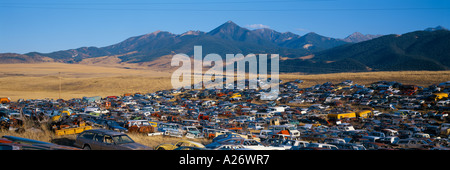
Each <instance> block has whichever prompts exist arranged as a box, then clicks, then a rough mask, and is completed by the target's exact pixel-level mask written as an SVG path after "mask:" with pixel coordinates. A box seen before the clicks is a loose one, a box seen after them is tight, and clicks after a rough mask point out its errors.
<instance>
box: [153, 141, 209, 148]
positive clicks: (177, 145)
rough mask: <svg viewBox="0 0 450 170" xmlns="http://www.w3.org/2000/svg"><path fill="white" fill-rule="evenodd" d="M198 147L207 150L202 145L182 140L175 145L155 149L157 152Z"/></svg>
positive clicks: (163, 145) (164, 145) (159, 146)
mask: <svg viewBox="0 0 450 170" xmlns="http://www.w3.org/2000/svg"><path fill="white" fill-rule="evenodd" d="M184 146H186V147H197V148H205V146H204V145H203V144H201V143H198V142H194V141H188V140H180V141H178V142H177V143H176V144H175V145H172V144H161V145H158V146H156V147H155V150H174V149H176V148H179V147H184Z"/></svg>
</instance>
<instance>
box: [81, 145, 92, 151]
mask: <svg viewBox="0 0 450 170" xmlns="http://www.w3.org/2000/svg"><path fill="white" fill-rule="evenodd" d="M83 150H91V147H90V146H89V145H84V147H83Z"/></svg>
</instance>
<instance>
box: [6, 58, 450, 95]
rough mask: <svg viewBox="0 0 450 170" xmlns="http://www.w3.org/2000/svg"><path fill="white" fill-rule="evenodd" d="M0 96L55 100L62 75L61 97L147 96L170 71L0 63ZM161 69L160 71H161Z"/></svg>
mask: <svg viewBox="0 0 450 170" xmlns="http://www.w3.org/2000/svg"><path fill="white" fill-rule="evenodd" d="M0 68H2V69H0V84H1V86H0V97H10V98H11V100H13V101H16V100H17V99H20V98H22V99H43V98H51V99H58V97H59V83H60V78H59V73H61V98H63V99H71V98H81V97H83V96H103V97H105V96H109V95H123V94H124V93H135V92H141V93H147V92H154V91H157V90H163V89H170V88H172V86H171V81H170V76H171V72H169V71H158V70H152V69H151V68H149V67H143V66H138V65H118V64H109V65H108V64H100V65H93V64H64V63H36V64H0ZM160 70H162V69H160ZM280 79H282V80H284V81H290V80H295V79H301V80H304V81H305V82H304V83H303V84H301V85H300V87H302V88H304V87H310V86H312V85H315V84H319V83H324V82H328V81H330V82H333V83H339V82H341V81H344V80H353V81H354V82H355V83H357V84H369V83H372V82H375V81H380V80H387V81H398V82H401V83H403V84H417V85H421V86H429V85H431V84H436V83H440V82H444V81H448V80H450V71H398V72H363V73H334V74H314V75H305V74H301V73H289V74H280Z"/></svg>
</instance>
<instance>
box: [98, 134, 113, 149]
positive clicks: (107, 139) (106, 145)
mask: <svg viewBox="0 0 450 170" xmlns="http://www.w3.org/2000/svg"><path fill="white" fill-rule="evenodd" d="M101 145H102V150H116V145H115V143H114V140H113V138H112V137H111V136H109V135H105V136H104V138H103V142H102V143H101Z"/></svg>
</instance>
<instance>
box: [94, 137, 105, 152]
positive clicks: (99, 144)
mask: <svg viewBox="0 0 450 170" xmlns="http://www.w3.org/2000/svg"><path fill="white" fill-rule="evenodd" d="M104 137H105V135H103V134H101V133H97V134H95V136H94V139H93V140H92V143H91V149H92V150H103V140H104Z"/></svg>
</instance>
